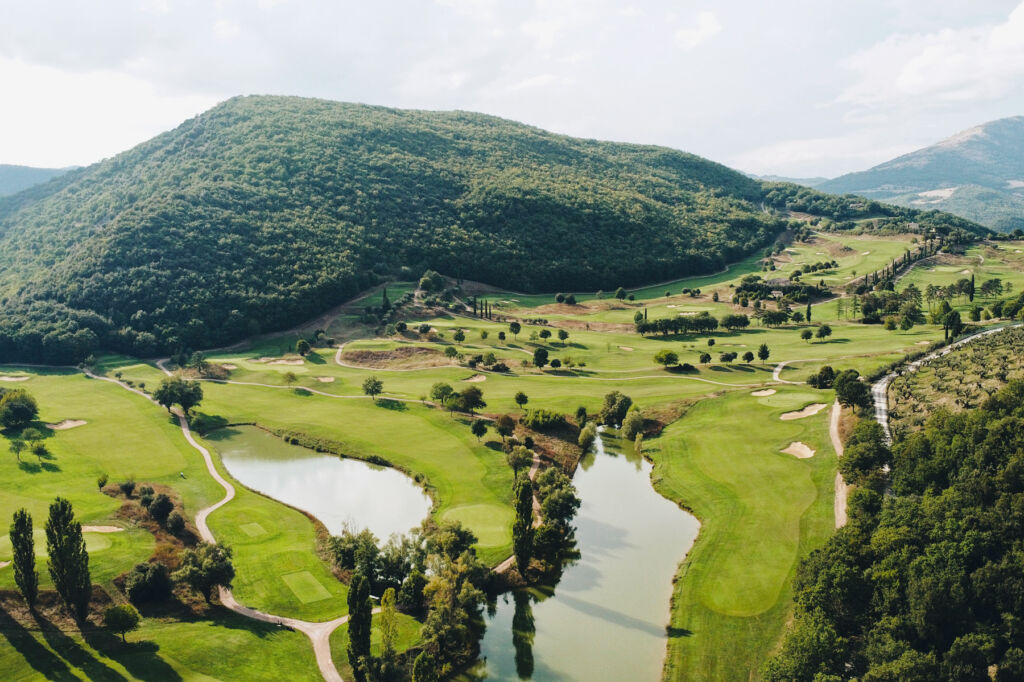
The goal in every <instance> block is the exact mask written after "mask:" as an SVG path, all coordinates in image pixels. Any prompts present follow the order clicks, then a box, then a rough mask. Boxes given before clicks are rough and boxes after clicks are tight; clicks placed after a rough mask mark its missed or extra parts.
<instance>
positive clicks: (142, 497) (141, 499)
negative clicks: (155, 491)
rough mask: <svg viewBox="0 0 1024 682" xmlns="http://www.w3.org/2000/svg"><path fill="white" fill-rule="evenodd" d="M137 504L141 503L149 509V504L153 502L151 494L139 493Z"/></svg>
mask: <svg viewBox="0 0 1024 682" xmlns="http://www.w3.org/2000/svg"><path fill="white" fill-rule="evenodd" d="M139 504H141V505H142V506H143V507H145V508H146V509H149V505H151V504H153V496H152V495H142V494H140V495H139Z"/></svg>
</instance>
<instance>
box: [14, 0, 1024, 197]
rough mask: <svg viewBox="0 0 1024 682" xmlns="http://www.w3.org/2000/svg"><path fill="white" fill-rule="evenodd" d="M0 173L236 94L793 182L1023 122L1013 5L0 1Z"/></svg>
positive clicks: (81, 155) (147, 132)
mask: <svg viewBox="0 0 1024 682" xmlns="http://www.w3.org/2000/svg"><path fill="white" fill-rule="evenodd" d="M0 17H2V21H0V102H2V104H0V163H13V164H24V165H33V166H46V167H63V166H68V165H87V164H90V163H93V162H96V161H99V160H101V159H103V158H106V157H110V156H113V155H114V154H116V153H118V152H120V151H123V150H125V149H128V148H130V147H132V146H134V145H136V144H138V143H140V142H142V141H144V140H146V139H148V138H150V137H152V136H154V135H156V134H158V133H160V132H162V131H165V130H169V129H171V128H174V127H175V126H177V125H178V124H180V123H181V122H182V121H184V120H186V119H188V118H191V117H192V116H195V115H197V114H199V113H201V112H202V111H204V110H206V109H208V108H210V107H211V106H214V105H215V104H216V103H217V102H220V101H223V100H225V99H227V98H229V97H232V96H235V95H242V94H280V95H299V96H306V97H321V98H326V99H332V100H342V101H350V102H365V103H369V104H380V105H386V106H394V107H403V108H422V109H444V110H447V109H462V110H470V111H480V112H484V113H488V114H494V115H498V116H503V117H506V118H510V119H514V120H517V121H522V122H524V123H529V124H531V125H536V126H539V127H542V128H545V129H548V130H552V131H555V132H559V133H565V134H569V135H576V136H581V137H591V138H599V139H610V140H619V141H626V142H640V143H650V144H660V145H665V146H669V147H674V148H677V149H682V150H685V151H688V152H692V153H695V154H700V155H702V156H706V157H708V158H710V159H713V160H715V161H719V162H721V163H725V164H727V165H729V166H732V167H734V168H737V169H740V170H743V171H747V172H752V173H759V174H779V175H786V176H790V177H810V176H819V175H820V176H827V177H832V176H835V175H839V174H842V173H845V172H849V171H855V170H862V169H864V168H867V167H869V166H872V165H874V164H876V163H880V162H882V161H885V160H888V159H890V158H892V157H894V156H897V155H899V154H902V153H906V152H909V151H912V150H914V149H917V148H920V147H923V146H926V145H928V144H931V143H933V142H936V141H938V140H940V139H942V138H945V137H947V136H949V135H952V134H954V133H956V132H958V131H959V130H962V129H964V128H969V127H971V126H974V125H977V124H980V123H983V122H985V121H989V120H994V119H997V118H1002V117H1005V116H1013V115H1020V114H1024V1H1020V0H1009V1H1004V0H971V2H966V1H965V0H856V1H855V2H851V1H850V0H775V1H774V2H771V3H765V2H755V1H754V0H744V1H743V2H738V1H734V0H715V1H714V2H712V1H711V0H703V1H691V0H676V1H673V2H634V3H629V2H612V1H608V0H508V1H499V0H407V1H398V0H373V1H372V2H365V1H364V2H353V1H351V0H333V1H323V2H311V1H308V2H305V1H302V0H134V1H133V0H32V1H31V2H26V1H25V0H0Z"/></svg>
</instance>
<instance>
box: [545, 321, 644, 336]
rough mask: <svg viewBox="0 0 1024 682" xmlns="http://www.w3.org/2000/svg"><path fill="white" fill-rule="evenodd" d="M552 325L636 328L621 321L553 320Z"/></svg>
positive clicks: (625, 330) (622, 330)
mask: <svg viewBox="0 0 1024 682" xmlns="http://www.w3.org/2000/svg"><path fill="white" fill-rule="evenodd" d="M548 326H550V327H562V328H565V329H586V330H590V331H595V332H613V333H620V334H624V333H633V332H635V331H636V328H635V327H634V326H633V325H631V324H624V323H621V322H593V321H587V320H551V324H550V325H548Z"/></svg>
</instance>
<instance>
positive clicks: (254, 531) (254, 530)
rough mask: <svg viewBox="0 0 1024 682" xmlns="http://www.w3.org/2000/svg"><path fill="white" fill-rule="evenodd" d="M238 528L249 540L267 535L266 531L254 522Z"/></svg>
mask: <svg viewBox="0 0 1024 682" xmlns="http://www.w3.org/2000/svg"><path fill="white" fill-rule="evenodd" d="M239 528H241V529H242V532H243V533H245V534H246V535H248V536H249V537H251V538H254V537H257V536H260V535H266V533H267V531H265V530H263V526H261V525H260V524H258V523H255V522H253V523H243V524H242V525H241V526H239Z"/></svg>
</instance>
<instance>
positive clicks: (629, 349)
mask: <svg viewBox="0 0 1024 682" xmlns="http://www.w3.org/2000/svg"><path fill="white" fill-rule="evenodd" d="M619 350H624V351H626V352H627V353H632V352H633V347H632V346H619Z"/></svg>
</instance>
